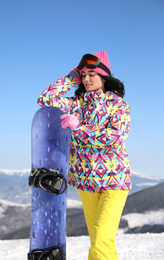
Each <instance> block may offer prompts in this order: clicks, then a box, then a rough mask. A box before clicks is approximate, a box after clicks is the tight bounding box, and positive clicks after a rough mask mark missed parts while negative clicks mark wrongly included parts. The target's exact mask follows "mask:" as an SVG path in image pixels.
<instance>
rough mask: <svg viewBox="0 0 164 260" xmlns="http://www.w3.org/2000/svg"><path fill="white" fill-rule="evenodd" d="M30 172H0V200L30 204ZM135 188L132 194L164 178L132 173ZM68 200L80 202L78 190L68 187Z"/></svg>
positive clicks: (163, 180)
mask: <svg viewBox="0 0 164 260" xmlns="http://www.w3.org/2000/svg"><path fill="white" fill-rule="evenodd" d="M29 172H30V170H3V169H2V170H0V191H1V192H0V199H3V200H8V201H11V202H17V203H20V204H29V203H30V202H31V196H30V188H29V186H28V176H29ZM132 182H133V188H132V190H131V191H130V194H132V193H134V192H137V191H140V190H142V189H145V188H149V187H152V186H155V185H157V184H159V183H162V182H164V178H152V177H149V176H145V175H142V174H139V173H135V172H133V173H132ZM68 198H70V199H75V200H79V196H78V193H77V191H76V189H74V188H72V187H70V186H68Z"/></svg>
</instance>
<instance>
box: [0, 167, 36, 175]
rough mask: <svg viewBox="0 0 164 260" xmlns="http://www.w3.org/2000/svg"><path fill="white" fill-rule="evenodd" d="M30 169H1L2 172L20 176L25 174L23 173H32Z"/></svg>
mask: <svg viewBox="0 0 164 260" xmlns="http://www.w3.org/2000/svg"><path fill="white" fill-rule="evenodd" d="M30 171H31V170H30V169H23V170H10V169H0V173H1V172H2V173H4V174H6V175H10V176H11V175H19V176H23V175H29V173H30Z"/></svg>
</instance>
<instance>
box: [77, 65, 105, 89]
mask: <svg viewBox="0 0 164 260" xmlns="http://www.w3.org/2000/svg"><path fill="white" fill-rule="evenodd" d="M81 77H82V83H83V84H84V86H85V89H86V92H91V91H94V92H105V86H104V84H105V80H104V79H103V78H102V77H101V76H100V75H98V74H97V73H96V72H95V71H93V70H90V69H85V70H83V71H82V73H81Z"/></svg>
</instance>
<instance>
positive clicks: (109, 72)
mask: <svg viewBox="0 0 164 260" xmlns="http://www.w3.org/2000/svg"><path fill="white" fill-rule="evenodd" d="M97 67H99V68H100V69H102V70H104V71H105V72H106V73H108V75H109V76H110V75H111V71H110V69H108V67H107V66H105V65H104V64H103V63H102V62H100V64H99V65H98V66H97Z"/></svg>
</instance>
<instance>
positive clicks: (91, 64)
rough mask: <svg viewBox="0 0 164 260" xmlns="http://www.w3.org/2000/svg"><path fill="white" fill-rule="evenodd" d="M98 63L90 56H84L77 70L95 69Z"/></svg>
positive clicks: (98, 60) (98, 61)
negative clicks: (84, 68)
mask: <svg viewBox="0 0 164 260" xmlns="http://www.w3.org/2000/svg"><path fill="white" fill-rule="evenodd" d="M99 63H100V59H99V58H97V57H96V56H94V55H92V54H85V55H84V56H83V57H82V59H81V61H80V63H79V65H78V66H77V68H78V69H79V70H81V69H82V68H83V67H84V66H86V67H88V68H96V67H97V66H98V65H99Z"/></svg>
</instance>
